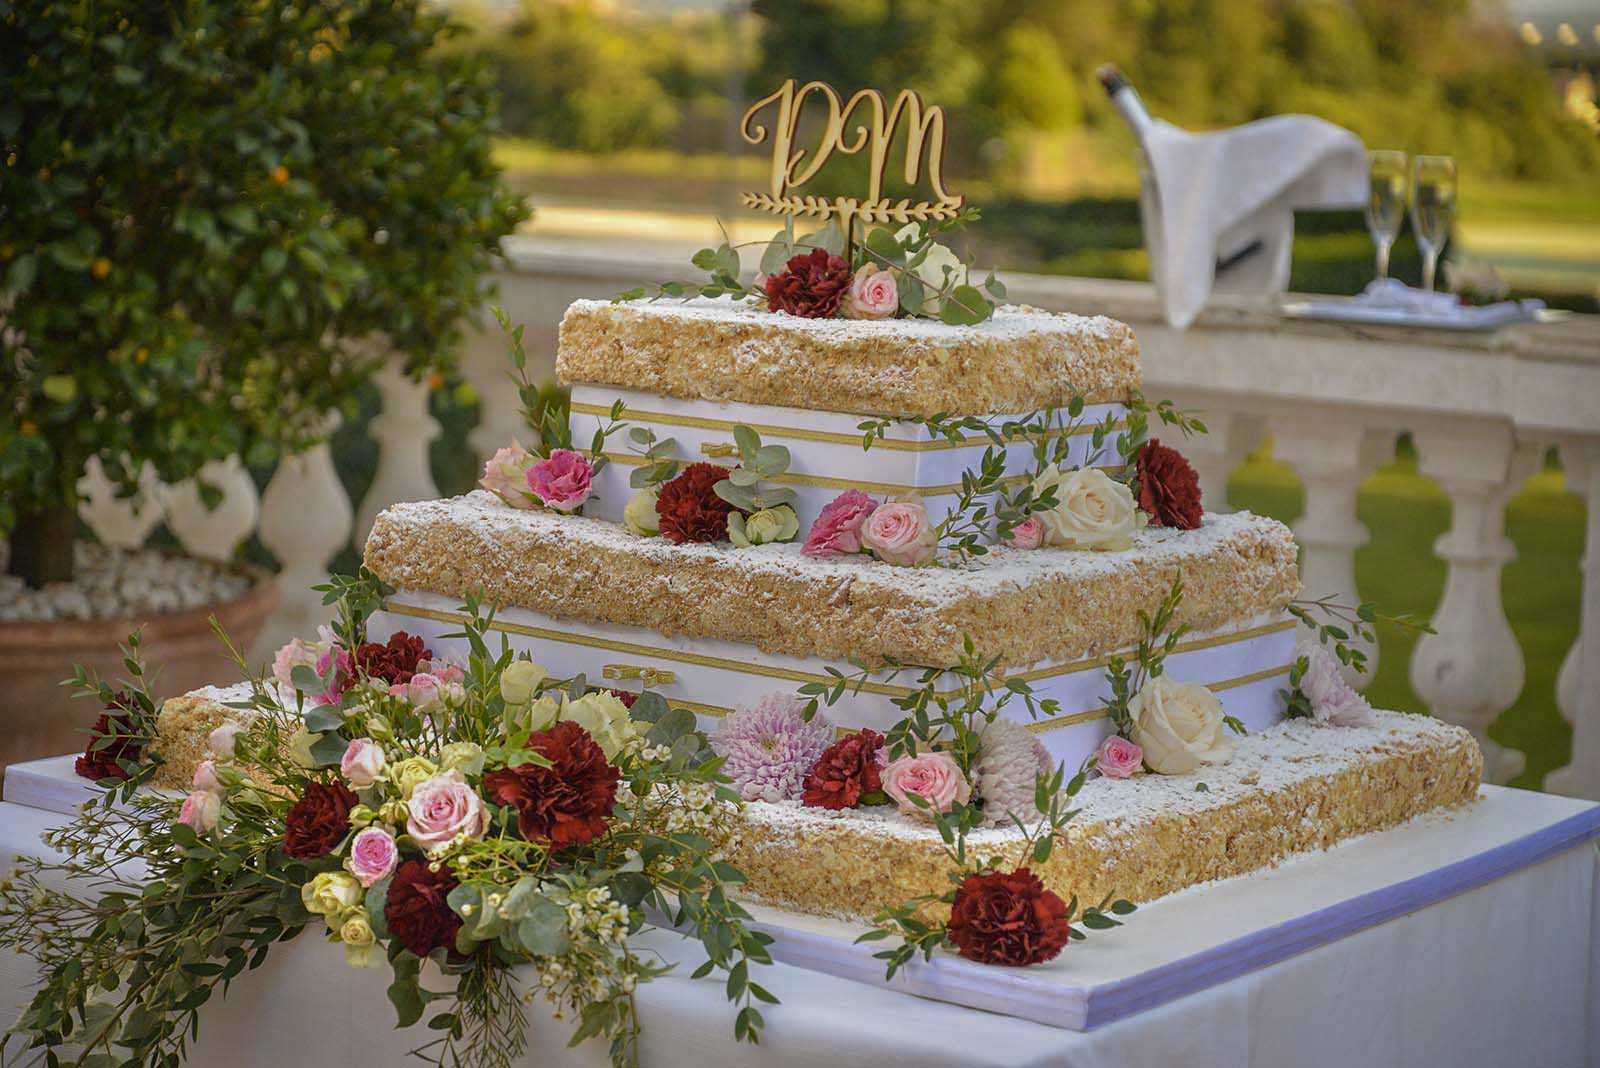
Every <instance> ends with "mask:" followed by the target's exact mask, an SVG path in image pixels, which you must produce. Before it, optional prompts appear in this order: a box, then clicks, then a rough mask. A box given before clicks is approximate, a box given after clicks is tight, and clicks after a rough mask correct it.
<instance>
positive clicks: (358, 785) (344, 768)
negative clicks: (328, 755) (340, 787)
mask: <svg viewBox="0 0 1600 1068" xmlns="http://www.w3.org/2000/svg"><path fill="white" fill-rule="evenodd" d="M384 763H385V761H384V758H383V746H381V745H379V744H378V743H377V742H375V741H373V740H372V739H371V738H357V739H355V740H354V741H352V742H351V743H350V744H349V745H348V746H346V747H345V750H344V756H343V757H342V758H341V759H340V761H339V774H341V775H343V776H344V777H345V781H346V782H348V783H349V784H350V788H351V789H352V790H365V789H366V788H367V787H369V786H371V785H372V784H373V783H375V782H377V781H378V776H380V775H382V774H383V766H384Z"/></svg>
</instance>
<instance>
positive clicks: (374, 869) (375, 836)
mask: <svg viewBox="0 0 1600 1068" xmlns="http://www.w3.org/2000/svg"><path fill="white" fill-rule="evenodd" d="M399 860H400V847H399V846H397V845H395V841H394V836H393V835H391V834H390V833H389V832H388V831H386V830H384V829H383V828H382V827H368V828H366V829H365V830H363V831H360V832H358V833H357V834H356V836H355V837H354V838H352V839H351V840H350V856H348V857H347V858H345V862H344V866H345V867H346V868H348V869H349V871H350V874H351V875H354V876H355V877H356V880H357V881H358V882H360V883H361V885H362V886H365V887H369V888H370V887H371V886H372V884H373V883H376V882H377V881H378V880H379V879H382V878H384V877H386V876H387V875H388V874H389V873H390V872H392V871H394V867H395V864H397V863H398V862H399Z"/></svg>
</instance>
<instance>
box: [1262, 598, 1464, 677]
mask: <svg viewBox="0 0 1600 1068" xmlns="http://www.w3.org/2000/svg"><path fill="white" fill-rule="evenodd" d="M1335 596H1336V595H1335V594H1328V595H1326V596H1324V597H1318V598H1316V599H1315V600H1306V599H1301V600H1296V601H1294V602H1292V603H1291V604H1290V605H1289V614H1290V615H1291V616H1293V617H1294V618H1295V619H1296V620H1298V621H1299V622H1300V624H1301V625H1302V626H1304V627H1306V628H1307V629H1308V630H1310V631H1311V632H1312V633H1313V634H1315V635H1316V638H1317V641H1318V642H1320V643H1321V644H1323V645H1325V646H1327V647H1329V648H1330V649H1332V650H1333V655H1334V656H1336V657H1338V658H1339V662H1340V663H1341V664H1344V665H1345V666H1346V667H1349V668H1351V669H1352V670H1354V671H1365V670H1366V667H1367V654H1366V651H1365V650H1364V649H1362V648H1361V646H1360V645H1357V644H1355V640H1358V641H1361V642H1365V643H1367V644H1368V645H1375V644H1377V641H1378V632H1377V630H1376V629H1375V628H1376V625H1377V624H1378V623H1380V622H1381V623H1387V624H1389V625H1390V626H1393V627H1399V628H1400V629H1401V630H1404V631H1407V632H1409V633H1412V634H1437V633H1438V631H1436V630H1434V629H1433V626H1432V624H1430V623H1427V622H1425V621H1423V620H1420V619H1417V618H1416V617H1415V616H1413V615H1411V614H1410V613H1401V614H1400V615H1390V614H1388V613H1385V612H1381V611H1379V610H1378V606H1377V605H1376V604H1374V603H1373V602H1371V601H1363V602H1361V603H1360V604H1358V605H1354V606H1351V605H1345V604H1339V603H1338V602H1337V601H1336V600H1335ZM1319 617H1320V618H1319ZM1353 639H1354V640H1353ZM1302 673H1303V669H1302ZM1294 681H1295V682H1298V680H1294Z"/></svg>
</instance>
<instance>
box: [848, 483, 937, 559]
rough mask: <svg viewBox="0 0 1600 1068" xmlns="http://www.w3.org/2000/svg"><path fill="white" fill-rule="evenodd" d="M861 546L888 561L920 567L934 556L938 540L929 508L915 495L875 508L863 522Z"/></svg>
mask: <svg viewBox="0 0 1600 1068" xmlns="http://www.w3.org/2000/svg"><path fill="white" fill-rule="evenodd" d="M861 547H862V548H864V549H869V550H871V552H872V553H873V555H875V556H876V557H877V558H878V559H879V560H882V561H883V562H884V563H886V564H894V565H896V566H897V567H919V566H921V565H922V564H926V563H928V562H930V561H931V560H932V559H933V554H934V552H935V551H936V550H937V549H938V547H939V541H938V539H937V538H936V537H934V533H933V524H932V523H930V522H929V521H928V509H927V508H926V507H924V506H923V504H922V502H921V501H920V500H918V499H917V498H915V497H913V498H910V499H908V500H904V501H894V502H893V503H891V504H885V505H880V506H879V507H878V508H876V509H875V510H874V511H873V513H872V514H871V515H870V516H868V517H867V521H866V522H865V523H864V524H862V527H861Z"/></svg>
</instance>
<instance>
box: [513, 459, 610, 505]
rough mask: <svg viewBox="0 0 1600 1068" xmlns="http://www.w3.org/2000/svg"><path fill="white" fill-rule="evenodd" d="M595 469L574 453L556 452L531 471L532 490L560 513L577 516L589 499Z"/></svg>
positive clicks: (529, 481)
mask: <svg viewBox="0 0 1600 1068" xmlns="http://www.w3.org/2000/svg"><path fill="white" fill-rule="evenodd" d="M593 478H594V466H593V465H592V464H590V463H589V458H588V457H587V456H585V455H583V453H581V452H578V451H576V450H574V449H555V450H553V451H552V452H551V453H550V455H549V456H546V457H545V458H544V459H543V460H540V461H539V462H538V463H536V464H534V465H533V466H532V467H531V468H529V469H528V488H529V489H530V490H532V491H533V495H534V496H535V497H538V498H539V500H541V501H543V502H544V506H545V507H546V508H553V509H554V510H556V511H558V512H575V511H577V510H578V508H579V506H581V505H582V504H583V502H584V501H586V500H588V499H589V483H590V481H591V480H592V479H593Z"/></svg>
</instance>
